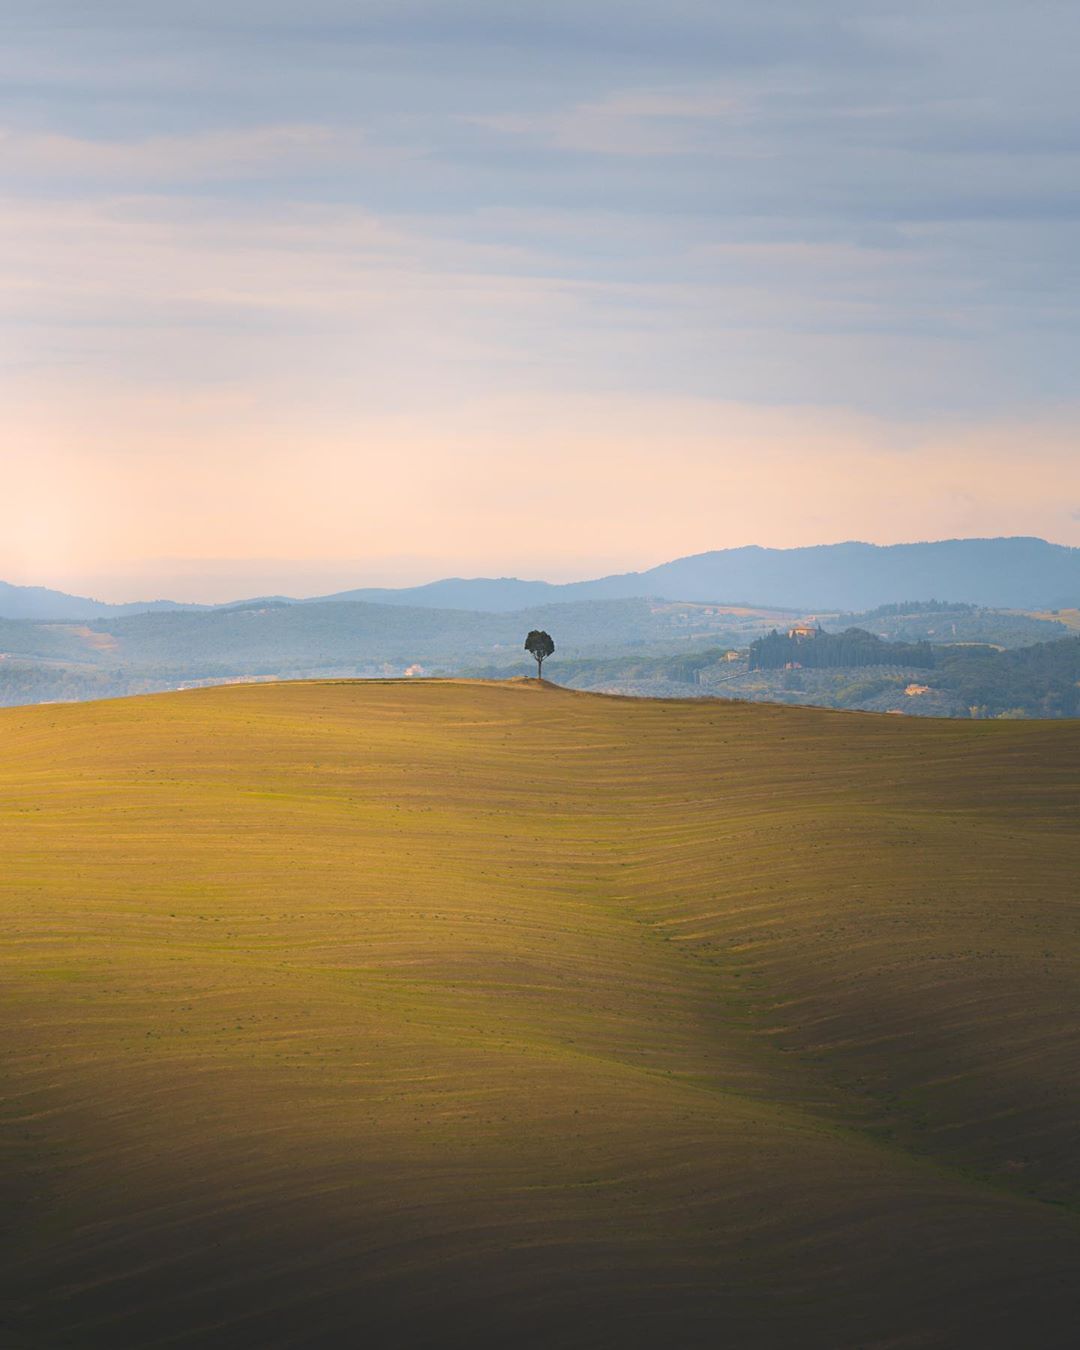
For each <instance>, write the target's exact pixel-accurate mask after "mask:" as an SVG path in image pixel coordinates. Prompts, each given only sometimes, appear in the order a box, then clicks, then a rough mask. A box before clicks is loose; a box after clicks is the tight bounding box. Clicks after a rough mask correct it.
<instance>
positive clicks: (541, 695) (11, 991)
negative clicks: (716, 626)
mask: <svg viewBox="0 0 1080 1350" xmlns="http://www.w3.org/2000/svg"><path fill="white" fill-rule="evenodd" d="M0 736H2V742H0V744H2V747H3V748H2V752H0V829H2V834H0V913H2V915H3V922H4V934H5V959H4V970H5V979H4V992H3V999H4V1004H3V1007H4V1017H5V1027H6V1028H7V1031H6V1034H5V1040H4V1047H3V1059H2V1072H3V1076H4V1077H3V1083H4V1092H5V1096H4V1102H3V1115H2V1128H3V1134H2V1138H3V1141H4V1153H3V1161H4V1174H3V1176H4V1181H3V1184H4V1186H5V1196H6V1198H8V1201H9V1204H8V1212H9V1214H11V1215H12V1216H14V1219H15V1222H14V1224H13V1225H12V1234H13V1238H14V1241H13V1243H12V1253H11V1258H10V1260H9V1261H8V1263H7V1276H8V1288H7V1289H6V1290H5V1291H4V1299H5V1307H6V1309H7V1318H8V1324H9V1333H10V1334H9V1339H12V1340H14V1342H15V1343H16V1344H26V1345H34V1346H42V1345H44V1346H50V1347H51V1346H54V1345H55V1346H68V1345H70V1346H95V1347H96V1346H109V1347H115V1346H151V1345H154V1346H156V1345H161V1346H166V1345H169V1346H174V1345H175V1346H218V1345H221V1346H226V1345H227V1346H233V1347H235V1346H252V1347H256V1346H257V1347H263V1346H293V1345H319V1346H331V1345H338V1344H342V1343H351V1342H352V1340H353V1339H355V1338H356V1337H357V1336H359V1335H362V1334H364V1333H366V1334H368V1335H373V1336H374V1337H375V1338H376V1343H380V1342H381V1343H385V1344H391V1343H392V1344H395V1345H409V1344H416V1345H436V1344H440V1345H441V1344H448V1343H451V1344H452V1343H456V1342H459V1341H465V1340H468V1339H470V1338H471V1339H472V1340H473V1342H474V1343H478V1344H491V1345H496V1344H499V1345H501V1344H521V1345H535V1346H540V1345H550V1344H558V1345H567V1346H578V1345H580V1346H616V1345H618V1346H622V1345H633V1344H640V1345H653V1344H657V1343H659V1342H660V1341H661V1340H668V1341H669V1342H671V1343H674V1344H679V1345H716V1344H730V1345H733V1346H735V1345H746V1344H751V1343H752V1344H755V1345H778V1346H779V1345H784V1346H787V1345H791V1346H795V1345H798V1346H821V1347H827V1346H828V1347H831V1346H866V1345H881V1346H886V1345H888V1346H907V1345H951V1344H956V1343H958V1340H959V1338H960V1337H963V1338H965V1340H967V1341H968V1342H972V1343H982V1344H985V1345H1001V1346H1006V1345H1016V1344H1018V1343H1023V1342H1024V1341H1025V1340H1031V1341H1033V1342H1034V1343H1039V1344H1042V1345H1066V1344H1069V1343H1071V1321H1070V1319H1071V1317H1072V1316H1073V1315H1074V1314H1075V1313H1076V1312H1077V1311H1078V1310H1080V1309H1078V1306H1077V1305H1078V1302H1080V1300H1078V1299H1077V1296H1076V1295H1075V1294H1074V1292H1073V1290H1072V1282H1073V1281H1072V1272H1073V1271H1074V1270H1075V1268H1076V1263H1077V1260H1078V1259H1080V1229H1078V1227H1077V1223H1076V1221H1075V1219H1074V1217H1073V1214H1072V1212H1071V1209H1070V1208H1069V1207H1068V1205H1064V1206H1062V1205H1050V1204H1047V1203H1046V1200H1048V1199H1053V1200H1063V1201H1067V1202H1069V1204H1071V1202H1072V1200H1073V1199H1074V1198H1075V1195H1076V1185H1077V1180H1078V1177H1077V1164H1078V1157H1080V1150H1078V1149H1077V1145H1076V1139H1075V1135H1074V1126H1073V1122H1074V1121H1075V1120H1076V1118H1077V1106H1078V1101H1077V1098H1078V1095H1080V1092H1078V1087H1080V1073H1078V1071H1077V1069H1076V1067H1075V1066H1076V1064H1077V1063H1078V1058H1077V1054H1076V1050H1077V1045H1076V1040H1077V1027H1078V1025H1080V1018H1078V1017H1077V1012H1078V1009H1077V1002H1078V996H1077V994H1076V992H1075V991H1076V990H1077V988H1078V987H1080V986H1078V981H1077V978H1076V976H1077V973H1078V972H1077V970H1076V966H1077V961H1078V956H1080V944H1078V942H1077V923H1078V911H1077V905H1076V901H1075V895H1074V890H1075V887H1074V883H1073V878H1074V877H1075V874H1076V873H1075V869H1076V864H1077V862H1078V861H1080V848H1078V846H1077V843H1076V839H1077V830H1076V825H1077V821H1076V810H1077V801H1078V796H1077V786H1078V782H1077V778H1078V774H1077V770H1076V768H1075V766H1076V765H1077V763H1078V762H1080V761H1078V757H1077V752H1078V751H1080V728H1078V727H1077V726H1076V725H1075V724H1060V723H1059V724H1057V725H1055V726H1050V727H1048V726H1046V725H1044V724H1034V723H1000V724H971V725H968V724H963V725H958V724H948V723H936V724H921V723H909V722H901V721H900V720H899V719H886V718H873V717H861V716H857V715H843V714H825V713H817V712H811V711H806V710H795V709H783V708H771V707H760V706H758V707H747V706H743V705H722V704H713V705H709V704H693V703H686V704H683V703H668V704H664V703H645V702H637V701H624V700H618V699H604V698H599V697H593V696H587V695H574V694H570V693H568V692H565V691H560V690H557V689H553V688H551V687H550V686H538V685H536V684H518V685H494V686H485V685H477V684H468V683H442V682H440V683H429V684H349V683H342V684H332V683H316V684H301V685H291V686H263V687H259V688H234V689H225V690H213V691H202V692H199V693H197V694H187V695H169V696H162V697H156V698H152V699H142V700H130V701H125V702H120V703H107V704H97V705H84V706H81V707H49V708H37V709H29V710H13V711H9V712H5V713H4V714H3V715H2V716H0ZM919 1154H922V1155H924V1156H923V1157H919V1156H917V1155H919ZM1027 1192H1031V1194H1027Z"/></svg>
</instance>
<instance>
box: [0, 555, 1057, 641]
mask: <svg viewBox="0 0 1080 1350" xmlns="http://www.w3.org/2000/svg"><path fill="white" fill-rule="evenodd" d="M644 597H650V598H657V599H666V600H693V601H712V602H714V603H717V604H750V605H758V606H775V607H777V608H786V609H797V610H801V611H807V612H812V611H815V610H820V611H823V612H826V611H830V610H864V609H872V608H874V607H875V606H877V605H884V604H892V603H896V602H899V601H904V600H914V599H930V598H932V597H936V598H939V599H948V600H953V601H963V602H966V603H969V604H976V605H985V606H990V607H996V608H1002V609H1035V608H1066V607H1071V606H1077V605H1080V549H1076V548H1068V547H1066V546H1064V545H1062V544H1051V543H1048V542H1047V541H1046V540H1045V539H1032V538H1007V539H945V540H940V541H937V542H932V543H916V544H890V545H877V544H863V543H844V544H819V545H816V546H814V547H811V548H791V549H774V548H759V547H757V546H756V545H753V546H750V547H746V548H732V549H717V550H715V551H713V552H710V553H698V554H695V555H694V556H692V557H688V558H677V559H675V560H674V561H673V562H668V563H662V564H661V565H660V566H658V567H652V568H649V569H648V570H647V571H644V572H624V573H621V574H619V575H616V576H608V577H599V578H597V579H595V580H593V581H572V582H566V583H563V584H556V583H552V582H547V581H522V580H519V579H518V578H516V577H498V578H487V577H477V578H471V579H467V578H461V577H450V578H446V579H444V580H442V581H433V582H430V583H429V584H427V585H424V586H408V587H401V588H398V589H389V588H385V587H381V588H379V587H365V588H362V589H359V590H351V591H340V592H338V593H336V594H334V595H329V596H315V597H310V598H309V600H292V599H289V598H288V597H281V596H278V597H273V600H274V601H275V602H277V603H290V604H304V603H309V601H327V600H334V601H364V602H367V603H375V604H383V605H410V606H414V607H419V608H424V609H468V610H472V611H474V612H475V611H481V612H487V613H509V612H512V611H515V610H520V609H525V608H529V607H532V606H536V605H551V604H560V603H565V602H567V601H581V600H616V599H634V598H644ZM237 603H240V604H252V603H256V602H255V601H250V600H249V601H242V602H237ZM258 603H265V601H261V600H260V601H259V602H258ZM231 607H233V606H224V605H219V606H208V605H184V604H178V603H176V602H174V601H170V600H154V601H149V602H145V603H141V602H135V603H131V604H124V605H111V604H106V603H104V602H102V601H97V600H92V599H89V598H87V597H85V596H74V595H65V594H64V593H63V592H61V591H51V590H47V589H45V588H44V587H40V586H11V585H8V584H6V583H4V582H0V618H8V619H36V620H39V621H42V620H44V621H52V620H55V621H64V620H68V621H72V620H74V621H84V620H87V619H96V618H112V617H120V616H123V615H129V614H141V613H146V612H149V611H156V610H207V609H227V608H231Z"/></svg>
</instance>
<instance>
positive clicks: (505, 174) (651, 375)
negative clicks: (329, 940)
mask: <svg viewBox="0 0 1080 1350" xmlns="http://www.w3.org/2000/svg"><path fill="white" fill-rule="evenodd" d="M1077 50H1080V6H1077V5H1076V4H1075V0H1028V3H1026V4H1024V5H1018V4H1016V3H1015V0H936V2H935V3H926V2H925V0H858V3H847V2H844V0H748V2H747V3H733V2H732V0H665V3H664V4H662V5H661V4H659V3H643V2H642V0H588V3H582V2H581V0H545V3H544V4H543V5H539V4H537V3H535V0H303V3H299V2H298V0H227V3H223V2H222V0H214V3H210V0H94V3H93V4H92V5H90V4H86V3H84V2H83V0H79V3H56V2H55V0H4V3H3V4H2V6H0V287H2V292H3V301H2V307H0V483H2V485H3V496H4V499H5V510H4V529H3V531H0V578H2V579H4V580H7V581H10V582H15V583H19V584H31V583H32V584H44V585H53V586H60V587H62V588H63V589H68V590H75V591H79V592H80V593H90V594H94V595H98V596H101V597H102V598H105V599H115V600H120V599H133V598H146V597H149V596H153V595H168V596H171V597H174V598H177V599H186V600H222V599H231V598H236V597H237V596H240V595H245V594H258V593H269V592H275V593H276V592H285V593H291V594H315V593H319V592H324V591H327V590H333V589H341V588H343V587H346V586H358V585H365V584H379V585H397V584H410V583H413V582H418V581H425V580H430V579H432V578H434V577H438V576H443V575H522V576H530V577H546V578H548V579H552V580H563V579H569V578H573V577H586V576H592V575H597V574H600V573H603V572H611V571H621V570H625V569H627V568H638V567H647V566H651V565H653V564H655V563H658V562H661V561H664V560H666V559H669V558H673V557H678V556H682V555H685V554H689V553H696V552H701V551H704V550H706V549H711V548H724V547H731V546H737V545H742V544H748V543H758V544H765V545H772V546H777V547H790V546H795V545H802V544H810V543H824V542H831V541H834V540H841V539H851V538H858V539H867V540H871V541H873V542H879V543H888V542H896V541H902V540H912V539H927V538H942V537H953V536H975V535H997V534H1037V535H1041V536H1043V537H1046V538H1049V539H1052V540H1055V541H1057V542H1061V543H1069V544H1074V545H1080V435H1078V432H1080V393H1078V391H1077V381H1076V372H1077V369H1078V366H1080V361H1078V353H1080V343H1078V339H1080V251H1078V250H1077V247H1076V241H1077V225H1078V217H1080V82H1078V81H1077V80H1076V78H1075V60H1076V52H1077Z"/></svg>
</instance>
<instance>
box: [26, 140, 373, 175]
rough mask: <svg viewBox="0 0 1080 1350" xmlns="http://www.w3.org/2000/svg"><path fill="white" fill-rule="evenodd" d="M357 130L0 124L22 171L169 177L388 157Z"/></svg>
mask: <svg viewBox="0 0 1080 1350" xmlns="http://www.w3.org/2000/svg"><path fill="white" fill-rule="evenodd" d="M380 153H381V154H382V155H385V153H386V152H376V151H375V150H373V149H372V147H371V146H370V145H369V144H368V143H367V141H366V139H365V138H364V137H363V135H362V134H361V133H360V132H358V131H355V130H341V129H339V128H334V127H327V126H304V125H296V126H263V127H250V128H242V129H220V130H212V131H203V132H193V133H191V134H188V135H176V136H146V137H141V138H138V139H127V140H120V139H104V138H102V139H91V138H88V137H85V136H68V135H62V134H59V133H56V132H25V131H16V130H12V129H6V130H5V129H0V173H3V174H5V175H7V176H8V177H9V179H10V178H11V177H18V178H21V179H28V178H29V179H43V178H48V179H54V180H55V179H59V180H61V181H63V182H65V183H67V184H69V185H72V184H76V183H85V182H87V181H89V182H109V183H117V182H120V183H169V182H189V181H192V180H203V181H220V180H222V179H228V180H236V179H248V178H259V177H262V176H265V175H267V174H275V173H279V172H281V171H282V170H289V171H291V172H296V171H297V170H300V171H302V170H304V169H305V168H325V167H326V166H328V165H337V166H345V165H347V164H350V163H351V164H353V165H356V164H360V163H364V162H365V161H366V162H371V161H373V160H376V159H378V158H379V157H380Z"/></svg>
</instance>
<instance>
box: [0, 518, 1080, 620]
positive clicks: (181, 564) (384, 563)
mask: <svg viewBox="0 0 1080 1350" xmlns="http://www.w3.org/2000/svg"><path fill="white" fill-rule="evenodd" d="M1005 537H1014V538H1015V537H1017V536H985V535H966V536H950V537H949V539H948V540H945V539H888V540H873V539H831V540H815V541H812V542H810V543H807V544H792V545H780V544H761V543H755V544H752V545H740V544H732V545H728V544H721V545H718V546H717V547H716V548H715V549H702V550H699V552H701V553H708V552H724V551H726V550H728V549H735V548H743V547H759V548H763V549H788V548H804V547H809V548H829V547H833V546H836V545H839V544H850V543H862V544H870V545H873V546H875V547H880V548H889V547H895V546H898V545H905V544H920V543H941V542H951V541H952V540H953V539H961V540H964V539H966V540H975V539H985V538H1005ZM1044 542H1046V543H1050V544H1054V545H1058V546H1060V547H1066V548H1067V547H1074V546H1073V545H1068V544H1064V543H1063V542H1062V541H1061V540H1045V541H1044ZM687 556H694V555H692V554H683V555H671V556H670V557H663V558H652V559H647V560H642V559H637V560H636V561H631V562H629V563H627V564H625V565H620V564H614V563H613V564H612V565H610V566H606V567H599V566H598V567H597V568H595V569H594V570H591V571H590V570H588V569H582V568H579V569H576V570H566V571H559V570H557V569H550V570H548V571H547V572H544V571H541V570H537V571H528V570H521V571H514V570H512V569H508V568H504V567H500V566H498V565H493V566H488V567H484V566H483V565H480V566H478V567H477V568H475V569H473V570H463V571H458V572H455V571H453V570H451V569H450V567H449V564H448V565H447V568H445V569H444V570H439V569H438V567H437V566H435V565H434V564H433V563H432V562H431V560H427V559H418V558H396V559H382V560H380V561H379V562H378V563H376V564H374V565H371V564H369V563H367V562H365V561H364V560H362V559H361V560H356V561H355V562H353V563H350V562H348V561H343V562H338V561H335V560H328V559H306V560H302V561H300V560H296V559H287V558H254V559H238V560H226V559H196V560H183V561H181V560H177V559H149V560H148V561H147V564H146V565H145V566H144V567H143V568H141V569H139V570H137V571H133V572H132V574H131V575H130V576H123V575H116V576H108V575H105V576H102V577H96V578H95V577H90V578H88V579H86V580H87V584H85V585H84V586H82V587H81V588H80V586H79V585H78V584H68V583H66V582H64V581H63V579H60V580H56V579H55V578H54V579H51V580H42V579H40V578H31V579H28V580H20V579H18V578H16V577H10V576H6V577H4V576H0V582H7V583H8V584H10V585H16V586H43V587H45V588H47V589H50V590H57V591H65V592H67V593H69V594H79V595H84V596H86V597H87V598H90V599H94V600H101V601H104V602H106V603H109V604H126V603H137V602H149V601H155V600H175V601H179V602H181V603H184V604H228V603H230V602H232V601H238V600H248V599H257V598H259V597H261V596H267V597H269V596H275V595H281V596H287V597H290V598H293V599H306V598H309V597H313V596H319V595H330V594H334V593H336V592H340V591H350V590H361V589H368V588H386V589H391V590H397V589H406V588H409V587H412V586H423V585H426V584H428V583H431V582H435V581H442V580H446V579H448V578H462V579H494V578H513V579H516V580H520V581H526V582H551V583H554V584H560V583H565V582H575V581H591V580H594V579H596V578H598V577H602V576H609V575H616V574H621V573H624V572H645V571H649V570H650V569H651V568H653V567H657V566H660V565H662V564H664V563H667V562H672V561H675V559H676V557H687ZM912 598H918V597H912Z"/></svg>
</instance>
